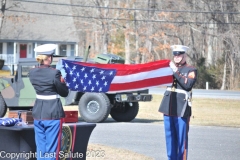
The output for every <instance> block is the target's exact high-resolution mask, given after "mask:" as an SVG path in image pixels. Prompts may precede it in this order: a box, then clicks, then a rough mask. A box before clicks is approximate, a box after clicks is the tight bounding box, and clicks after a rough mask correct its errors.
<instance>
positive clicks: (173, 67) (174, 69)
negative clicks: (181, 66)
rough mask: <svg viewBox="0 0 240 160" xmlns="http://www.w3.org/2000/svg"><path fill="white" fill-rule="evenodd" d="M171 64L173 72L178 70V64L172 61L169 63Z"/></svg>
mask: <svg viewBox="0 0 240 160" xmlns="http://www.w3.org/2000/svg"><path fill="white" fill-rule="evenodd" d="M169 66H170V68H171V69H172V70H173V72H176V71H177V69H178V68H177V67H176V65H175V64H174V63H173V62H172V61H171V62H170V63H169Z"/></svg>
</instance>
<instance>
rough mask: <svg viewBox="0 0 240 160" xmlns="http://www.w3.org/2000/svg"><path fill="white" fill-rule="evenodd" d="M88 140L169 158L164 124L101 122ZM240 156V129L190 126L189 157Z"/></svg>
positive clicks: (230, 159) (227, 159)
mask: <svg viewBox="0 0 240 160" xmlns="http://www.w3.org/2000/svg"><path fill="white" fill-rule="evenodd" d="M89 142H90V143H97V144H103V145H107V146H112V147H117V148H123V149H127V150H131V151H134V152H137V153H140V154H144V155H147V156H149V157H152V158H154V159H155V160H164V159H167V157H166V149H165V138H164V130H163V125H162V124H149V123H134V122H132V123H115V122H111V121H109V122H106V123H99V124H97V126H96V128H95V129H94V130H93V132H92V135H91V137H90V140H89ZM239 157H240V128H228V127H213V126H209V127H206V126H205V127H203V126H190V131H189V150H188V159H189V160H216V159H217V160H239ZM113 159H114V158H113ZM125 160H128V158H127V157H126V159H125Z"/></svg>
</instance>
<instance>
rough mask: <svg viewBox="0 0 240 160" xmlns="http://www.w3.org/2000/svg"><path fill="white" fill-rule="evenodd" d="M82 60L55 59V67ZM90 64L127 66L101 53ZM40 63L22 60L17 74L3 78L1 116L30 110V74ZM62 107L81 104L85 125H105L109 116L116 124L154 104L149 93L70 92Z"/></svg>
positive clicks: (119, 58) (32, 89)
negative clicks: (147, 103) (146, 103)
mask: <svg viewBox="0 0 240 160" xmlns="http://www.w3.org/2000/svg"><path fill="white" fill-rule="evenodd" d="M62 58H64V59H70V60H75V61H83V58H81V57H54V58H53V63H52V64H53V67H56V63H57V62H58V61H59V59H62ZM88 62H89V63H105V64H107V63H124V59H123V58H121V57H119V56H117V55H114V54H99V55H97V56H96V58H95V59H93V60H88ZM36 66H38V63H37V62H36V60H35V59H33V58H24V59H19V61H18V65H17V71H16V74H15V75H14V76H13V77H12V78H4V77H2V78H0V92H1V93H0V117H3V116H5V114H6V112H7V108H8V109H9V110H31V109H32V107H33V105H34V102H35V98H36V93H35V90H34V88H33V87H32V85H31V83H30V80H29V77H28V73H29V70H30V69H31V68H33V67H36ZM61 100H62V102H63V104H65V105H66V106H69V105H78V108H79V113H80V115H81V117H82V119H83V120H84V121H86V122H94V123H98V122H103V121H105V120H106V119H107V117H108V116H109V114H110V115H111V117H112V118H113V119H114V120H116V121H117V122H129V121H132V120H133V119H134V118H135V117H136V116H137V114H138V110H139V102H140V101H151V100H152V95H150V94H148V90H141V91H135V92H123V93H117V94H107V93H92V92H91V93H90V92H86V93H84V92H77V91H70V92H69V95H68V97H66V98H61Z"/></svg>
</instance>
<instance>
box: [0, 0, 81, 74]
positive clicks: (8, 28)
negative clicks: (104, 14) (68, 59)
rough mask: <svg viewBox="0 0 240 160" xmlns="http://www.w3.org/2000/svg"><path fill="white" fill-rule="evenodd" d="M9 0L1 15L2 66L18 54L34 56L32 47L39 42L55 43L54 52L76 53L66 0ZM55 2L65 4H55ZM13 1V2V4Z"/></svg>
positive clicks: (19, 55)
mask: <svg viewBox="0 0 240 160" xmlns="http://www.w3.org/2000/svg"><path fill="white" fill-rule="evenodd" d="M54 2H55V3H48V1H47V0H42V1H38V2H34V1H13V0H8V1H7V2H6V3H7V4H6V8H9V9H8V10H6V11H5V18H4V22H3V24H2V30H1V34H0V59H4V60H5V64H4V67H3V69H6V70H7V69H9V68H10V66H11V65H14V64H16V62H17V61H18V59H19V58H34V57H35V56H36V53H35V52H34V48H35V47H36V46H38V45H41V44H46V43H54V44H57V45H58V48H57V49H56V51H55V54H56V55H65V56H74V55H77V53H78V36H77V34H76V28H75V25H74V20H73V18H72V8H71V6H69V5H68V4H70V0H58V1H54ZM59 3H62V4H66V5H57V4H59ZM16 4H17V5H16Z"/></svg>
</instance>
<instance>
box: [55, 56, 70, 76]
mask: <svg viewBox="0 0 240 160" xmlns="http://www.w3.org/2000/svg"><path fill="white" fill-rule="evenodd" d="M56 69H58V70H59V71H60V72H61V75H62V77H63V78H65V77H66V75H67V73H66V72H65V70H64V69H63V64H62V60H61V59H60V60H59V61H58V63H57V65H56Z"/></svg>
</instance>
